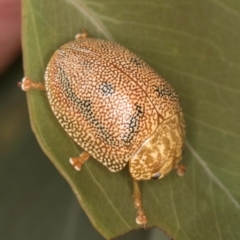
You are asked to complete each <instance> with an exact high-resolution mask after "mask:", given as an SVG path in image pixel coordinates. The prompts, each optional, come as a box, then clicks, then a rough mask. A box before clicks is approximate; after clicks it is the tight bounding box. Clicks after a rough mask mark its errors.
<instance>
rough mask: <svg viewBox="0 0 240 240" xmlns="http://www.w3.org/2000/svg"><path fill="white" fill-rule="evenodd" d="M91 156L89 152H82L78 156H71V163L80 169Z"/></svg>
mask: <svg viewBox="0 0 240 240" xmlns="http://www.w3.org/2000/svg"><path fill="white" fill-rule="evenodd" d="M89 158H90V155H89V153H88V152H86V151H85V152H82V153H81V154H80V155H79V156H78V157H74V158H69V162H70V164H71V165H72V166H73V167H74V169H75V170H77V171H80V170H81V168H82V165H83V163H84V162H86V161H87V160H88V159H89Z"/></svg>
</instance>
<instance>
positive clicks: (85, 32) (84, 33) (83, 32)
mask: <svg viewBox="0 0 240 240" xmlns="http://www.w3.org/2000/svg"><path fill="white" fill-rule="evenodd" d="M87 37H88V33H87V31H86V30H85V29H82V30H81V33H78V34H77V35H76V36H75V39H76V40H78V39H82V38H87Z"/></svg>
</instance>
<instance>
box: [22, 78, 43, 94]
mask: <svg viewBox="0 0 240 240" xmlns="http://www.w3.org/2000/svg"><path fill="white" fill-rule="evenodd" d="M18 86H19V87H20V88H21V89H22V90H23V91H29V90H30V89H38V90H45V86H44V83H39V82H34V81H32V80H31V79H29V78H27V77H24V78H23V79H22V81H21V82H19V83H18Z"/></svg>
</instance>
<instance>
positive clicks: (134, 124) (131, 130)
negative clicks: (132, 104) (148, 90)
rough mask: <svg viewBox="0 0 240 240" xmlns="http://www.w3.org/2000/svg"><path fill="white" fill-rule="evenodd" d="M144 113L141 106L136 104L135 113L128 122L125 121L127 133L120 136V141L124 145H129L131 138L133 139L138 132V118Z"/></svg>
mask: <svg viewBox="0 0 240 240" xmlns="http://www.w3.org/2000/svg"><path fill="white" fill-rule="evenodd" d="M143 115H144V110H143V109H142V107H141V106H139V105H136V113H135V114H134V115H133V116H132V117H131V118H130V120H129V122H128V123H127V125H128V127H127V129H128V133H126V134H124V135H123V137H122V141H123V142H124V145H126V146H130V145H131V142H132V140H133V139H134V137H135V135H136V134H137V133H138V130H139V122H140V118H142V117H143Z"/></svg>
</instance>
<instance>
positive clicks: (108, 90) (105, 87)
mask: <svg viewBox="0 0 240 240" xmlns="http://www.w3.org/2000/svg"><path fill="white" fill-rule="evenodd" d="M100 92H101V94H102V95H103V96H111V95H113V94H114V92H115V89H114V86H113V85H112V84H111V83H108V82H103V83H102V84H101V85H100Z"/></svg>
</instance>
